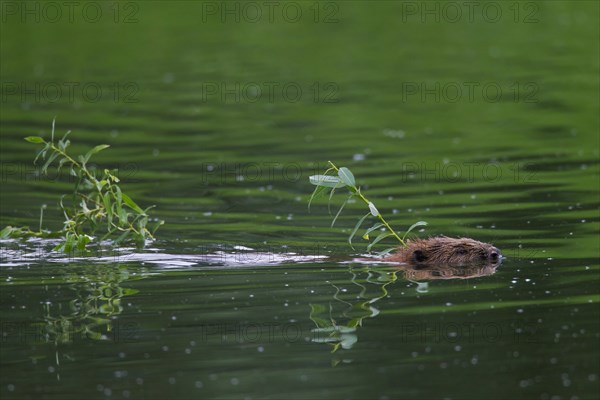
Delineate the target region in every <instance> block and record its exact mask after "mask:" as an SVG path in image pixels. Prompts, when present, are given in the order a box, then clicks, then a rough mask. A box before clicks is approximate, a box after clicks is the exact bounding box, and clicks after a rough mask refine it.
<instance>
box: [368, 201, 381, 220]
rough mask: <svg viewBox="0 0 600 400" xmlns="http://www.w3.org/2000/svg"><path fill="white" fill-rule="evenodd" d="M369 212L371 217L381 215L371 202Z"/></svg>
mask: <svg viewBox="0 0 600 400" xmlns="http://www.w3.org/2000/svg"><path fill="white" fill-rule="evenodd" d="M369 211H371V215H372V216H374V217H377V216H378V215H379V210H378V209H377V207H375V204H373V203H372V202H369Z"/></svg>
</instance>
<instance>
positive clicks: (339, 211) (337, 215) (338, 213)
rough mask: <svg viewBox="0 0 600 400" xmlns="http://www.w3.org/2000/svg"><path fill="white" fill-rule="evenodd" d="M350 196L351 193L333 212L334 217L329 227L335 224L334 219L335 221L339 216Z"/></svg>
mask: <svg viewBox="0 0 600 400" xmlns="http://www.w3.org/2000/svg"><path fill="white" fill-rule="evenodd" d="M351 198H352V195H351V196H349V197H348V198H347V199H346V200H345V201H344V202H343V203H342V206H341V207H340V209H339V210H338V212H337V214H335V218H333V221H331V227H332V228H333V225H334V224H335V221H337V219H338V217H339V216H340V214H341V213H342V210H343V209H344V207H345V206H346V204H347V203H348V200H350V199H351Z"/></svg>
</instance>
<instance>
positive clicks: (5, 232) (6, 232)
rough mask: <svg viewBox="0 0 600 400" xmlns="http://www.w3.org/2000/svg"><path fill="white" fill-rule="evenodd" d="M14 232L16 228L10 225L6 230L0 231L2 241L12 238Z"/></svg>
mask: <svg viewBox="0 0 600 400" xmlns="http://www.w3.org/2000/svg"><path fill="white" fill-rule="evenodd" d="M14 230H16V228H13V227H12V226H10V225H8V226H7V227H5V228H4V229H2V231H0V239H8V238H9V237H11V234H12V233H13V231H14Z"/></svg>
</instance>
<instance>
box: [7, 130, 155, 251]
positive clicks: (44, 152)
mask: <svg viewBox="0 0 600 400" xmlns="http://www.w3.org/2000/svg"><path fill="white" fill-rule="evenodd" d="M54 127H55V121H53V122H52V135H51V138H50V141H46V140H44V139H43V138H42V137H39V136H28V137H26V138H25V140H26V141H28V142H30V143H35V144H43V145H44V147H43V148H42V149H41V150H40V151H39V152H38V154H37V156H36V157H35V160H34V164H35V163H37V161H38V160H39V159H42V160H44V161H45V162H44V164H43V165H42V167H41V172H42V174H44V175H47V173H48V168H49V167H50V166H51V165H53V163H54V164H56V168H57V173H60V171H61V169H62V168H65V169H68V171H69V175H71V176H73V177H75V178H76V183H75V188H74V189H73V193H72V206H71V207H67V206H65V204H64V198H65V195H63V196H62V197H61V199H60V202H59V204H60V208H61V210H62V212H63V214H64V217H65V221H64V224H63V229H62V230H61V231H58V232H50V231H45V230H42V217H43V209H44V208H45V207H42V214H41V215H40V228H39V231H38V232H34V231H32V230H31V229H29V228H28V227H19V228H16V227H12V226H7V227H5V228H4V229H3V230H2V231H1V232H0V238H3V239H4V238H9V237H13V238H14V237H27V236H38V237H50V236H64V241H63V242H62V243H60V244H59V245H58V246H56V247H55V248H54V249H55V250H60V251H65V252H69V251H72V250H73V249H75V248H76V249H78V250H84V249H85V247H86V245H87V244H88V243H90V242H91V241H92V240H93V237H92V236H90V234H95V233H98V232H100V233H101V234H103V236H102V238H101V240H105V239H107V238H110V237H116V239H115V240H114V243H115V244H118V243H120V242H122V241H125V240H127V239H134V240H135V241H136V242H137V243H139V244H143V243H144V241H145V240H146V239H148V238H149V239H153V238H154V236H153V234H154V232H155V231H156V229H158V227H159V226H160V225H162V224H163V223H164V221H160V220H159V221H158V223H157V224H156V226H155V227H154V228H153V229H152V230H150V229H148V227H147V225H148V218H149V216H148V213H147V212H148V210H150V209H151V208H153V207H154V206H151V207H148V208H146V209H142V208H141V207H140V206H138V205H137V204H136V203H135V202H134V201H133V200H132V199H131V197H129V196H128V195H126V194H125V193H123V192H122V190H121V188H120V187H119V185H118V183H119V182H120V180H119V178H118V177H117V176H116V173H117V171H116V170H112V171H111V170H108V169H104V170H103V172H102V173H101V174H100V176H99V177H97V176H96V175H97V171H96V170H95V169H90V168H89V167H88V163H89V161H90V158H91V157H92V156H93V155H94V154H96V153H99V152H100V151H102V150H105V149H106V148H108V147H109V145H107V144H101V145H98V146H96V147H94V148H93V149H91V150H90V151H88V152H87V153H86V154H85V155H79V156H78V157H77V158H76V159H75V158H73V157H72V156H71V155H70V154H68V152H67V148H68V147H69V146H70V144H71V141H70V140H69V139H67V137H68V135H69V134H70V133H71V131H68V132H67V133H65V135H64V136H63V138H62V139H60V140H58V141H57V142H56V143H55V140H54ZM55 161H56V162H55Z"/></svg>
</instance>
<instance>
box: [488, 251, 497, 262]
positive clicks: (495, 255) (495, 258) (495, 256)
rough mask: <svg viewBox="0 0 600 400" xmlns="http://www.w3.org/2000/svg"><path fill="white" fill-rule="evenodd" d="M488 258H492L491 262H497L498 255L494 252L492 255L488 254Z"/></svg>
mask: <svg viewBox="0 0 600 400" xmlns="http://www.w3.org/2000/svg"><path fill="white" fill-rule="evenodd" d="M490 257H492V260H493V261H497V260H498V253H496V252H495V251H494V252H493V253H492V254H490Z"/></svg>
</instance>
